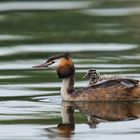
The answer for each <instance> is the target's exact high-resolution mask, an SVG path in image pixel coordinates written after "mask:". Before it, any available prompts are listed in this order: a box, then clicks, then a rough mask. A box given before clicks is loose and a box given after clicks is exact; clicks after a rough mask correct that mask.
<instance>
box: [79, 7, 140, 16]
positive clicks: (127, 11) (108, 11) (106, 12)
mask: <svg viewBox="0 0 140 140" xmlns="http://www.w3.org/2000/svg"><path fill="white" fill-rule="evenodd" d="M82 12H83V13H85V14H88V15H96V16H128V15H133V14H139V13H140V7H130V8H124V7H123V8H102V9H101V8H100V9H88V10H82Z"/></svg>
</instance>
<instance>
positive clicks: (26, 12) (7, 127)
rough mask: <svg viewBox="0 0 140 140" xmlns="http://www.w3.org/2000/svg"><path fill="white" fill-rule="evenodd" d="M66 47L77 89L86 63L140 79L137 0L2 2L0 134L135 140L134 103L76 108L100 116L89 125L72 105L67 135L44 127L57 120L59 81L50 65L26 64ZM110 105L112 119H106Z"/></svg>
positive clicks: (28, 138)
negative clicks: (72, 121)
mask: <svg viewBox="0 0 140 140" xmlns="http://www.w3.org/2000/svg"><path fill="white" fill-rule="evenodd" d="M65 51H69V52H71V55H72V57H73V60H74V62H75V66H76V85H75V87H76V88H79V87H83V86H86V84H87V81H84V79H82V76H83V75H84V74H85V72H86V71H87V70H88V69H89V68H90V67H95V68H97V69H98V71H100V72H101V73H106V74H108V73H109V74H119V75H122V76H128V77H130V78H135V79H140V1H139V0H112V1H111V0H92V1H84V0H83V1H82V0H81V1H80V0H77V1H75V0H71V1H67V0H65V1H59V0H52V1H47V0H43V1H37V0H36V1H27V0H24V1H21V0H17V1H12V0H9V1H8V0H1V1H0V139H1V140H19V139H20V140H22V139H23V140H42V139H43V140H46V139H63V138H64V139H72V140H78V139H80V140H85V139H87V140H92V139H96V140H106V139H108V140H109V139H110V140H112V139H114V140H118V139H124V138H125V139H128V140H131V139H135V140H139V139H140V125H139V124H140V120H139V119H138V118H139V116H140V115H139V114H140V113H139V103H136V104H131V103H129V104H128V103H126V104H125V105H124V104H123V105H120V104H119V103H116V104H115V105H114V104H113V105H112V104H109V105H108V104H107V103H106V104H94V103H93V104H92V105H89V106H87V105H85V106H83V107H82V108H83V109H84V108H86V110H92V111H93V112H94V109H95V110H98V111H99V112H98V113H97V112H96V111H95V112H94V113H93V114H92V115H95V116H96V117H97V118H98V117H99V118H103V119H104V120H107V121H105V122H104V121H103V122H101V123H99V124H98V125H97V127H96V128H91V127H90V126H89V124H88V121H87V112H86V111H83V113H80V112H79V111H78V108H81V105H76V106H78V107H77V111H76V112H75V120H76V125H75V131H74V133H72V134H70V135H68V136H66V135H59V134H58V133H57V132H55V133H54V132H50V133H51V134H48V132H46V131H44V129H45V128H50V127H56V126H57V124H59V123H61V122H62V120H61V119H62V118H61V97H60V86H61V80H60V79H58V77H57V73H56V72H55V71H53V70H41V71H40V70H35V69H32V66H33V65H35V64H38V63H42V62H44V61H45V60H46V59H47V58H48V57H49V56H51V55H54V54H57V53H61V52H65ZM62 106H63V105H62ZM74 106H75V105H74ZM94 106H98V107H97V108H96V107H95V108H94ZM124 106H125V107H124ZM90 107H92V109H90ZM105 107H106V108H105ZM112 107H113V108H112ZM109 110H110V112H114V113H115V115H116V116H115V115H114V116H113V114H111V115H110V116H107V117H106V114H109V113H107V112H108V111H109ZM102 111H104V113H102ZM115 111H116V112H115ZM121 111H122V112H121ZM123 111H126V112H125V113H124V112H123ZM81 112H82V111H81ZM89 112H90V111H89ZM89 112H88V113H89ZM89 114H90V113H89ZM121 114H123V115H122V116H123V117H122V116H121ZM112 117H114V118H115V119H114V118H113V119H112ZM116 117H117V118H116ZM136 118H137V119H136ZM122 120H123V121H122ZM124 120H125V121H124ZM128 120H131V121H128ZM108 121H109V122H108Z"/></svg>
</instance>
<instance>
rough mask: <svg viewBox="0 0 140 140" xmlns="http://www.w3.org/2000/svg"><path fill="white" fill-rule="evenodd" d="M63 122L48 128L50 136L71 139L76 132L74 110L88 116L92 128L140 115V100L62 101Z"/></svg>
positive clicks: (135, 117) (132, 118)
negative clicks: (139, 101)
mask: <svg viewBox="0 0 140 140" xmlns="http://www.w3.org/2000/svg"><path fill="white" fill-rule="evenodd" d="M61 109H62V110H61V114H62V123H60V124H58V125H57V126H56V127H49V128H46V129H45V131H46V132H47V136H48V137H49V138H56V139H59V138H60V139H62V138H67V139H70V138H71V136H72V135H73V134H74V129H75V121H74V110H78V111H79V112H80V113H82V114H84V115H86V116H87V122H86V123H87V124H88V125H89V127H90V128H96V127H97V126H98V124H99V123H105V122H108V121H130V120H134V119H137V118H139V117H140V103H138V102H65V101H63V102H62V108H61Z"/></svg>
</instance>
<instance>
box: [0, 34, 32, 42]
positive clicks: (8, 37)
mask: <svg viewBox="0 0 140 140" xmlns="http://www.w3.org/2000/svg"><path fill="white" fill-rule="evenodd" d="M29 38H30V37H27V36H23V35H0V41H6V40H15V41H16V40H25V39H29Z"/></svg>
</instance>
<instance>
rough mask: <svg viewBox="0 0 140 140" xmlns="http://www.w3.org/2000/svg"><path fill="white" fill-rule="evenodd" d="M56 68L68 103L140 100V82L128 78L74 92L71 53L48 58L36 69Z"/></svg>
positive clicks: (73, 71) (73, 70) (63, 96)
mask: <svg viewBox="0 0 140 140" xmlns="http://www.w3.org/2000/svg"><path fill="white" fill-rule="evenodd" d="M45 67H50V68H55V69H56V70H57V73H58V76H59V78H61V79H63V83H62V87H61V96H62V99H63V100H67V101H110V100H130V101H134V100H139V99H140V82H139V81H138V80H133V79H127V78H116V79H111V80H106V81H103V82H100V83H96V84H94V85H92V86H89V87H85V88H82V89H80V90H74V74H75V68H74V63H73V62H72V60H71V58H70V55H69V53H64V54H59V55H56V56H52V57H50V58H48V60H47V61H46V62H45V63H44V64H41V65H37V66H34V68H45Z"/></svg>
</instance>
